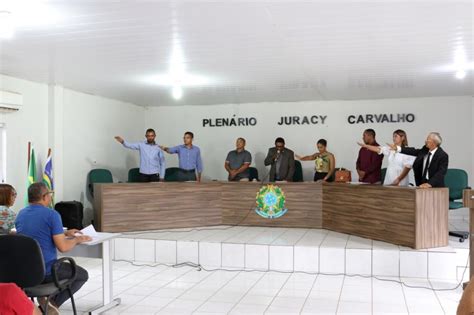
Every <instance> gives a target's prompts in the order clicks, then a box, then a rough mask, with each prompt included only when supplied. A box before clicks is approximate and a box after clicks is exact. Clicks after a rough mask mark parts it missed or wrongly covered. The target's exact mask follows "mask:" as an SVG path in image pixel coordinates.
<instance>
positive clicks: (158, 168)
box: [123, 141, 166, 177]
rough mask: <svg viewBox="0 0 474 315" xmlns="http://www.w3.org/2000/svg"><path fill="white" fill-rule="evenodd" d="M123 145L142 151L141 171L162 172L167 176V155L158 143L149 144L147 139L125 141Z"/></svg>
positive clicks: (149, 173) (162, 175)
mask: <svg viewBox="0 0 474 315" xmlns="http://www.w3.org/2000/svg"><path fill="white" fill-rule="evenodd" d="M123 146H124V147H126V148H129V149H132V150H138V151H140V173H142V174H146V175H151V174H160V176H161V177H165V169H166V167H165V155H164V153H163V150H161V149H160V147H159V146H158V145H157V144H148V143H147V142H146V141H143V142H137V143H128V142H127V141H124V142H123Z"/></svg>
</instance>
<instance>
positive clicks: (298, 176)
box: [293, 161, 303, 182]
mask: <svg viewBox="0 0 474 315" xmlns="http://www.w3.org/2000/svg"><path fill="white" fill-rule="evenodd" d="M293 181H294V182H302V181H303V167H302V166H301V162H300V161H295V173H294V174H293Z"/></svg>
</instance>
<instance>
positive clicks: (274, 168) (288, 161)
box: [264, 138, 295, 182]
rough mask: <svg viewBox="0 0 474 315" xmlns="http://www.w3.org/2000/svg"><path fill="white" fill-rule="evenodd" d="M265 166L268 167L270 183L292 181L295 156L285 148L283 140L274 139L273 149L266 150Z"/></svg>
mask: <svg viewBox="0 0 474 315" xmlns="http://www.w3.org/2000/svg"><path fill="white" fill-rule="evenodd" d="M264 164H265V166H268V165H271V167H270V181H271V182H274V181H288V182H291V181H293V174H294V173H295V154H294V153H293V151H291V150H290V149H288V148H286V147H285V140H284V139H283V138H276V140H275V147H273V148H270V149H268V154H267V157H266V158H265V161H264Z"/></svg>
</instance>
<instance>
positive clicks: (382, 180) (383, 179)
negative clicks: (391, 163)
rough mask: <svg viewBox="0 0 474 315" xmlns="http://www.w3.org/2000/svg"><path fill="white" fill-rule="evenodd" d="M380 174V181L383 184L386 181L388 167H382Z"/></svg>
mask: <svg viewBox="0 0 474 315" xmlns="http://www.w3.org/2000/svg"><path fill="white" fill-rule="evenodd" d="M380 174H381V176H380V181H381V182H382V184H383V182H384V181H385V174H387V168H386V167H384V168H382V169H381V170H380Z"/></svg>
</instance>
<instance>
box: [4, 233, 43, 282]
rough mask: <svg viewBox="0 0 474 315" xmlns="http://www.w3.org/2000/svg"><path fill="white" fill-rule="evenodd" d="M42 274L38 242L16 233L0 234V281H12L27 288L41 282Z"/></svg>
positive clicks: (41, 260)
mask: <svg viewBox="0 0 474 315" xmlns="http://www.w3.org/2000/svg"><path fill="white" fill-rule="evenodd" d="M44 275H45V267H44V261H43V254H42V253H41V249H40V247H39V244H38V242H36V241H35V240H34V239H32V238H30V237H27V236H24V235H18V234H16V235H1V236H0V282H13V283H16V284H17V285H18V286H19V287H20V288H27V287H33V286H36V285H38V284H40V283H41V282H43V280H44Z"/></svg>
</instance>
